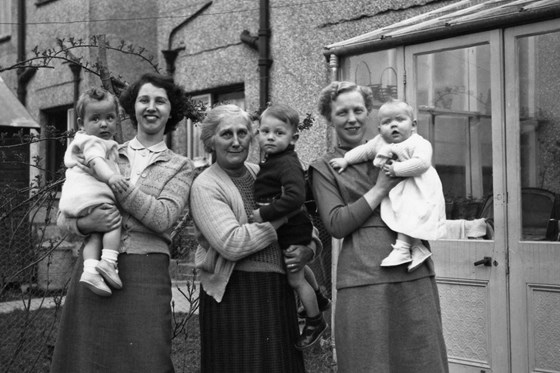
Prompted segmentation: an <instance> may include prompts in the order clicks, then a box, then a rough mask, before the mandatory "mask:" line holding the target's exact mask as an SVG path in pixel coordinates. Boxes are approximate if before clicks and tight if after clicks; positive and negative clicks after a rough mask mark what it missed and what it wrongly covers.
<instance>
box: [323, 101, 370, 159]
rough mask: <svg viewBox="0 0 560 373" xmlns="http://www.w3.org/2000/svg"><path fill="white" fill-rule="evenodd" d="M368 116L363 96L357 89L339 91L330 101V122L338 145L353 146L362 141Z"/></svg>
mask: <svg viewBox="0 0 560 373" xmlns="http://www.w3.org/2000/svg"><path fill="white" fill-rule="evenodd" d="M367 116H368V112H367V108H366V104H365V101H364V97H363V96H362V94H361V93H360V92H358V91H350V92H344V93H341V94H340V95H338V96H337V97H336V99H335V100H334V101H333V102H332V103H331V122H332V125H333V126H334V128H335V131H336V134H337V136H338V144H339V145H340V146H347V147H351V148H353V147H355V146H357V145H360V144H361V143H362V142H363V137H364V135H365V132H366V119H367Z"/></svg>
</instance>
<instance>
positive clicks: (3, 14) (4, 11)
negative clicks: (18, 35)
mask: <svg viewBox="0 0 560 373" xmlns="http://www.w3.org/2000/svg"><path fill="white" fill-rule="evenodd" d="M11 35H12V1H11V0H2V1H0V42H3V41H6V40H9V39H10V36H11Z"/></svg>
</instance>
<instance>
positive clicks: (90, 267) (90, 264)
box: [84, 259, 99, 275]
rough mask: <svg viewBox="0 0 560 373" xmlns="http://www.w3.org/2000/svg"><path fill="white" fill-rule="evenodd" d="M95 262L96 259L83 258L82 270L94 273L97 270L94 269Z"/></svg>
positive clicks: (97, 261)
mask: <svg viewBox="0 0 560 373" xmlns="http://www.w3.org/2000/svg"><path fill="white" fill-rule="evenodd" d="M97 263H99V260H97V259H86V260H84V272H87V273H91V274H94V275H96V274H97V270H96V269H95V266H96V265H97Z"/></svg>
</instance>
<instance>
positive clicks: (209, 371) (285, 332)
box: [199, 271, 305, 373]
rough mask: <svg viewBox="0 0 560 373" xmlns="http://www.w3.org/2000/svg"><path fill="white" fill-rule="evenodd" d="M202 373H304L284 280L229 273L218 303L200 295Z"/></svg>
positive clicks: (293, 308)
mask: <svg viewBox="0 0 560 373" xmlns="http://www.w3.org/2000/svg"><path fill="white" fill-rule="evenodd" d="M199 320H200V336H201V353H200V354H201V372H202V373H235V372H239V373H263V372H264V373H298V372H304V371H305V367H304V362H303V355H302V353H301V352H299V351H297V350H296V349H295V348H294V344H295V343H296V340H297V337H298V335H299V328H298V320H297V313H296V304H295V296H294V291H293V290H292V288H291V287H290V286H289V285H288V281H287V279H286V276H285V275H282V274H279V273H267V272H243V271H234V272H233V274H232V276H231V278H230V280H229V282H228V285H227V288H226V292H225V295H224V297H223V299H222V302H221V303H217V302H216V301H215V300H214V298H212V297H210V296H208V295H207V294H206V293H205V292H204V291H201V292H200V316H199Z"/></svg>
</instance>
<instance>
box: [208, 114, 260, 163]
mask: <svg viewBox="0 0 560 373" xmlns="http://www.w3.org/2000/svg"><path fill="white" fill-rule="evenodd" d="M226 116H232V117H239V119H241V120H242V121H243V123H244V124H245V125H246V126H247V130H248V133H249V136H251V140H252V139H253V128H252V124H253V121H252V120H251V116H250V115H249V113H247V112H246V111H245V110H243V109H241V108H240V107H239V106H237V105H232V104H228V105H219V106H216V107H214V108H213V109H212V110H210V111H209V112H208V114H207V115H206V118H204V120H203V121H202V123H201V124H200V141H202V143H203V144H204V150H205V151H206V152H208V153H212V152H214V135H216V131H217V129H218V126H219V125H220V123H221V122H222V119H224V118H225V117H226Z"/></svg>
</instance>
